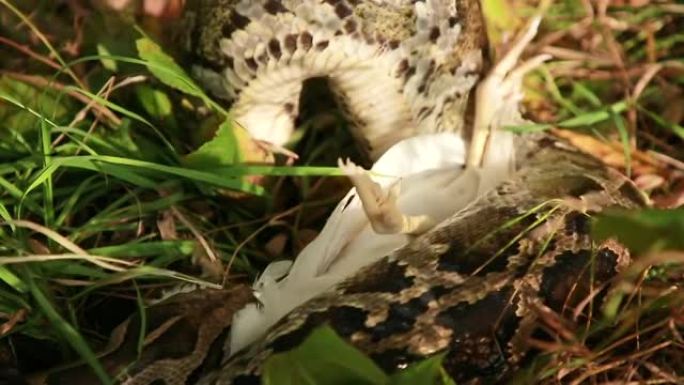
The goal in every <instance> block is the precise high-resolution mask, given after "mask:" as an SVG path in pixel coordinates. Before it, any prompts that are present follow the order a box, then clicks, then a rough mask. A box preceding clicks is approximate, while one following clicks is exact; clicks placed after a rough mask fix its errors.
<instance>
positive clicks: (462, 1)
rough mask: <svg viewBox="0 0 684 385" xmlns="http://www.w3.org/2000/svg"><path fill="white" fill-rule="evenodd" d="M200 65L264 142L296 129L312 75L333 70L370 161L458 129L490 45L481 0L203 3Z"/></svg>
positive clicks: (195, 37) (203, 76)
mask: <svg viewBox="0 0 684 385" xmlns="http://www.w3.org/2000/svg"><path fill="white" fill-rule="evenodd" d="M191 3H192V4H191V5H192V8H191V9H190V10H189V11H188V20H190V23H189V24H190V27H189V28H188V30H189V31H191V33H190V34H189V35H190V37H189V39H187V40H188V41H189V49H190V51H191V52H192V53H193V54H194V55H195V61H194V62H196V63H199V64H197V65H195V67H194V73H195V75H196V77H197V78H198V79H200V80H201V82H202V83H203V84H204V85H205V86H207V88H208V89H209V90H211V91H213V94H214V95H215V96H218V97H220V98H223V99H225V100H227V101H228V102H231V103H232V113H233V118H234V119H235V121H237V122H238V123H239V124H241V125H242V126H244V127H245V128H246V129H247V130H248V131H249V132H250V134H251V135H252V137H254V138H256V139H262V140H266V141H269V142H272V143H274V144H276V145H282V144H284V143H285V142H287V140H288V139H289V137H290V134H291V133H292V130H293V128H294V119H295V117H296V115H297V113H298V105H299V95H300V92H301V90H302V84H303V82H304V81H305V80H306V79H309V78H314V77H325V78H327V79H328V81H329V84H330V87H331V89H332V91H333V93H334V94H335V95H336V96H337V100H338V103H339V105H340V107H341V108H342V110H343V111H345V112H346V115H347V116H348V119H349V121H350V123H351V124H352V127H353V133H354V135H355V137H356V139H357V141H358V142H359V144H360V145H361V148H362V149H363V150H365V152H367V154H368V155H370V157H371V158H372V159H375V158H377V156H378V155H380V154H382V153H383V152H384V151H385V150H386V149H387V148H388V147H389V146H391V145H392V144H394V143H396V142H398V141H399V140H401V139H403V138H406V137H409V136H413V135H416V134H418V133H429V132H440V131H446V130H449V131H457V132H458V131H459V130H461V129H462V127H463V125H464V118H463V116H464V111H465V109H466V107H467V102H468V94H469V92H470V90H471V89H472V87H473V85H474V84H475V83H476V81H477V80H478V77H479V74H480V72H481V68H482V53H481V52H482V47H483V46H484V43H485V34H484V30H483V23H482V19H481V14H480V10H479V5H478V2H477V1H476V0H421V1H409V0H325V1H321V0H201V1H194V2H191Z"/></svg>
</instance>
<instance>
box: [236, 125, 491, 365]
mask: <svg viewBox="0 0 684 385" xmlns="http://www.w3.org/2000/svg"><path fill="white" fill-rule="evenodd" d="M425 149H429V150H428V151H426V150H425ZM464 159H465V146H464V143H463V140H462V139H461V137H460V136H459V135H457V134H454V133H439V134H429V135H422V136H416V137H412V138H409V139H406V140H403V141H401V142H399V143H397V144H396V145H395V146H393V147H392V148H390V149H389V150H388V151H387V152H386V153H385V154H384V155H383V156H382V157H381V158H380V159H379V160H378V161H377V162H376V163H375V164H374V165H373V168H372V169H371V172H372V174H371V178H372V179H373V180H374V181H375V182H376V183H378V184H380V185H381V186H382V187H383V188H385V189H386V188H389V187H390V186H393V185H395V184H397V183H399V184H400V191H399V197H398V199H397V204H398V206H399V209H400V210H401V211H402V213H405V214H410V215H420V214H425V215H430V216H431V217H432V218H433V219H435V220H436V221H441V220H443V219H445V218H446V217H448V216H449V215H451V214H452V213H454V212H455V211H456V210H458V209H460V208H462V207H464V206H465V205H466V204H467V203H468V202H470V201H471V200H472V199H473V198H474V195H475V194H477V186H478V185H479V175H478V173H477V172H474V171H473V172H467V173H463V172H461V169H462V167H461V165H462V164H463V162H464ZM408 240H409V237H408V236H407V235H404V234H392V235H379V234H376V233H375V232H374V231H373V230H372V228H371V226H370V223H369V222H368V219H367V218H366V215H365V213H364V212H363V208H362V206H361V202H360V201H359V199H358V198H357V197H356V195H355V190H354V189H352V190H350V191H349V193H348V194H347V195H346V196H345V197H344V198H343V199H342V201H341V202H340V203H339V204H338V206H337V207H336V208H335V210H334V211H333V213H332V214H331V215H330V218H329V219H328V221H327V223H326V224H325V226H324V227H323V230H322V231H321V233H320V234H319V235H318V237H316V239H314V240H313V241H312V242H311V243H310V244H309V245H308V246H307V247H306V248H304V250H302V252H301V253H300V254H299V256H298V257H297V259H296V260H295V261H294V263H293V264H292V266H291V268H290V270H289V273H288V274H287V276H285V277H284V278H282V279H281V277H282V276H283V269H284V267H286V266H287V262H282V261H280V262H275V263H274V264H278V265H272V266H273V267H271V266H269V268H267V270H266V271H265V272H264V273H263V274H262V275H261V277H259V279H258V280H257V282H256V283H255V285H254V289H255V294H256V296H257V298H258V299H259V302H260V303H261V306H257V305H256V304H251V305H249V306H247V307H245V308H244V309H242V310H240V311H239V312H238V313H236V315H235V317H234V319H233V326H232V332H231V342H230V352H231V353H235V352H237V351H239V350H241V349H242V348H244V347H245V346H247V345H249V344H250V343H251V342H253V341H254V340H256V339H258V338H259V337H260V336H261V335H263V333H264V332H265V331H266V330H267V329H268V328H269V327H270V326H272V325H273V324H274V323H276V322H277V321H278V320H279V319H280V318H282V317H283V316H284V315H286V314H287V313H289V312H290V311H291V310H292V309H294V308H295V307H297V306H299V305H300V304H302V303H304V302H306V301H307V300H309V299H310V298H312V297H314V296H316V295H318V294H320V293H322V292H323V291H325V290H327V289H329V288H330V287H331V286H333V285H334V284H336V283H337V282H339V281H340V280H342V279H344V278H346V277H348V276H349V275H351V274H353V273H354V272H355V271H357V270H358V269H359V268H361V267H363V266H365V265H367V264H370V263H372V262H374V261H377V260H378V259H380V258H382V257H383V256H385V255H387V254H389V253H391V252H392V251H394V250H395V249H397V248H399V247H401V246H403V245H404V244H406V243H407V242H408Z"/></svg>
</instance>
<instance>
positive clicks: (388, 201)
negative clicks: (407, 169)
mask: <svg viewBox="0 0 684 385" xmlns="http://www.w3.org/2000/svg"><path fill="white" fill-rule="evenodd" d="M337 164H338V166H339V167H340V169H341V170H342V172H344V174H345V175H346V176H347V177H349V179H350V180H351V182H352V184H353V185H354V187H355V188H356V195H358V197H359V199H360V200H361V206H362V207H363V211H364V212H365V213H366V217H367V218H368V221H369V222H370V224H371V227H372V228H373V230H374V231H375V232H376V233H378V234H412V235H416V234H421V233H423V232H425V231H427V230H429V229H430V228H432V227H433V226H434V225H435V224H436V223H435V221H434V220H433V219H432V218H430V217H429V216H428V215H404V214H402V213H401V211H400V210H399V207H398V206H397V197H398V196H399V184H394V185H392V186H391V187H390V188H389V189H387V191H383V189H382V187H380V185H379V184H377V183H375V182H373V180H372V179H371V178H370V177H369V176H368V171H366V170H365V169H363V167H360V166H357V165H356V164H354V163H353V162H352V161H350V160H349V159H347V160H346V162H345V161H343V160H342V159H338V161H337Z"/></svg>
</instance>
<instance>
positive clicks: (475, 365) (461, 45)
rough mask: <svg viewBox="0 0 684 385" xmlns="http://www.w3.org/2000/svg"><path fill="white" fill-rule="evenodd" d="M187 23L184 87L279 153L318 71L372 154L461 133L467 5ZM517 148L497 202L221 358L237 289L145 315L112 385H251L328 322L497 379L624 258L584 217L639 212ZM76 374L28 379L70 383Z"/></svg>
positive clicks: (627, 190) (591, 174)
mask: <svg viewBox="0 0 684 385" xmlns="http://www.w3.org/2000/svg"><path fill="white" fill-rule="evenodd" d="M188 14H189V16H188V19H189V20H190V27H189V29H188V31H189V32H191V33H190V35H191V37H190V39H189V42H190V48H191V49H192V51H193V53H194V54H195V55H197V56H198V58H199V59H197V60H198V65H197V66H196V67H195V74H196V75H197V77H198V78H199V79H200V80H202V81H203V82H204V84H205V85H206V86H207V87H208V88H209V89H210V90H212V91H213V92H214V94H215V95H216V96H218V97H222V98H224V99H226V100H228V101H230V102H231V103H233V110H234V112H235V115H234V117H235V119H236V120H237V121H238V122H239V123H241V124H242V125H243V126H245V127H246V128H247V130H248V131H250V133H251V134H252V135H253V136H254V137H255V138H257V139H263V140H268V141H270V142H272V143H273V144H275V145H276V146H280V145H282V144H284V143H285V142H286V141H287V139H288V137H289V133H290V131H291V130H292V128H293V121H294V117H295V116H296V114H297V110H298V98H299V92H300V91H301V87H302V81H303V80H305V79H306V78H310V77H317V76H327V77H328V78H329V81H330V83H331V87H332V88H333V90H334V92H335V93H336V94H337V96H338V99H339V101H340V105H341V106H342V108H343V109H344V110H345V111H346V112H347V114H348V115H349V117H350V120H351V122H352V123H353V126H354V127H355V131H354V134H355V135H356V137H357V139H359V141H360V142H361V143H363V144H364V146H363V147H364V148H366V150H367V151H368V153H369V155H370V156H371V157H373V158H375V157H377V156H378V155H379V154H380V153H382V152H383V151H384V150H385V149H387V148H388V147H389V146H390V145H392V144H393V143H396V142H397V141H399V140H400V139H402V138H404V137H407V136H411V135H415V134H418V133H425V132H434V131H444V130H454V131H460V130H462V129H463V128H464V127H465V126H467V125H468V123H467V121H466V119H465V117H464V116H465V114H466V109H467V105H468V102H467V99H468V95H469V93H470V91H471V88H472V87H473V86H474V85H475V83H476V81H477V79H478V76H479V74H480V71H481V68H482V59H481V57H482V54H481V50H482V48H483V46H484V42H485V40H484V32H483V28H482V22H481V15H480V10H479V6H478V3H477V1H476V0H325V1H323V0H254V1H251V0H201V1H196V2H195V4H194V8H193V9H191V10H190V11H189V12H188ZM264 123H268V124H264ZM274 133H275V134H274ZM278 135H281V136H280V137H278ZM515 146H516V153H517V158H516V168H517V169H518V171H517V172H516V173H515V174H513V175H512V176H511V177H510V178H508V179H507V180H506V181H504V182H503V183H501V184H500V185H499V186H498V187H497V188H496V189H495V190H493V191H490V192H489V193H487V194H486V195H484V196H483V197H482V198H480V199H478V200H477V201H476V202H474V203H473V204H472V205H470V206H468V207H466V208H465V209H463V210H461V211H459V212H458V213H456V214H455V215H453V216H452V217H451V218H450V219H448V220H446V221H445V222H443V223H441V224H439V225H438V226H436V227H435V228H433V229H432V230H430V231H428V232H427V233H425V234H423V235H421V236H419V237H417V238H416V239H415V240H414V241H413V242H411V243H409V244H408V245H407V246H406V247H403V248H401V249H400V250H398V251H396V252H394V253H392V254H391V255H388V256H387V257H385V258H383V259H381V260H380V261H378V262H377V263H374V264H372V265H370V266H368V267H366V268H363V269H362V270H361V271H359V272H357V273H356V274H355V275H354V276H353V277H351V278H349V279H347V280H345V281H344V282H342V283H341V284H339V285H337V286H336V287H335V288H334V289H333V290H330V291H328V292H327V293H325V294H323V295H321V296H318V297H316V298H314V299H313V300H310V301H308V302H307V303H305V304H304V305H302V306H300V307H298V308H297V309H295V310H294V311H292V312H291V313H290V314H289V315H287V316H286V317H285V318H284V319H282V320H281V321H280V322H278V323H277V324H276V325H275V326H274V327H273V328H271V329H270V330H269V332H268V333H267V334H266V336H265V337H264V338H263V339H261V340H260V341H258V342H257V343H255V344H253V345H252V346H251V347H249V348H248V349H245V350H244V351H242V352H240V353H238V354H236V355H234V356H232V357H231V358H227V354H226V353H227V352H225V351H224V349H222V346H223V345H224V344H225V342H224V340H225V339H226V338H227V335H228V332H229V329H230V316H229V314H231V313H232V312H234V311H235V310H236V309H237V308H239V307H241V306H242V305H244V304H245V303H247V302H249V301H252V300H253V299H252V298H251V296H250V294H249V289H248V288H246V287H240V286H238V287H235V288H233V289H232V290H231V291H224V292H221V291H219V292H210V291H199V292H195V293H191V294H186V295H185V297H186V298H185V299H182V298H183V297H182V296H181V299H180V300H177V301H185V303H195V305H193V306H190V305H185V306H177V305H175V304H174V303H172V304H171V305H168V306H166V307H164V305H162V306H161V307H159V308H151V309H150V310H149V311H150V314H152V315H153V316H151V317H150V325H149V327H148V330H150V331H149V332H148V333H149V334H148V338H147V339H146V343H147V344H146V350H145V352H144V353H143V355H142V358H141V359H140V360H138V362H137V363H136V364H134V365H133V366H130V367H129V368H128V375H127V376H126V377H125V379H124V381H123V382H124V383H125V384H127V385H153V384H162V383H163V384H166V385H181V384H186V383H188V384H199V385H229V384H236V385H237V384H259V383H260V373H261V372H260V371H261V368H262V364H263V363H264V361H265V360H266V359H267V358H268V357H270V356H271V355H272V354H274V353H279V352H283V351H286V350H289V349H291V348H294V347H296V346H297V345H298V344H299V343H301V342H302V341H303V339H304V338H305V337H306V336H307V335H308V333H309V332H310V331H311V330H312V329H313V328H315V327H316V326H319V325H323V324H327V325H329V326H331V327H332V328H333V329H334V330H335V331H336V332H337V333H338V334H339V335H340V336H342V337H343V338H345V339H347V340H348V341H349V342H350V343H351V344H353V345H354V346H356V347H357V348H359V349H360V350H362V351H363V352H365V353H367V354H368V355H369V356H370V357H371V358H373V359H374V360H375V361H376V362H377V363H378V364H379V365H380V366H381V367H382V368H383V369H385V370H387V371H389V372H392V371H395V370H397V369H399V368H402V367H405V366H406V365H407V364H410V363H412V362H416V361H419V360H421V359H424V358H426V357H430V356H433V355H436V354H440V353H444V354H445V359H444V367H445V369H446V371H447V372H448V373H449V374H450V375H451V376H452V377H453V378H454V379H455V380H456V381H457V382H458V383H461V382H473V383H480V382H487V383H488V382H496V381H499V380H502V379H505V378H507V376H508V375H509V374H510V373H511V371H512V370H514V369H515V368H516V367H518V365H519V364H520V363H521V362H522V361H523V359H524V358H525V357H526V356H527V355H528V354H530V347H529V345H528V344H527V341H528V338H529V337H530V336H532V335H533V334H535V335H536V334H538V331H539V319H540V315H541V314H543V313H545V312H547V313H548V312H555V313H558V314H561V315H563V314H569V313H572V311H573V310H574V308H575V306H576V305H578V303H579V302H580V301H581V300H583V299H585V298H586V296H587V295H588V294H589V292H590V291H592V290H594V289H596V288H598V289H600V293H602V294H599V295H596V293H593V292H592V295H595V298H601V297H602V295H603V294H605V293H606V292H607V291H608V290H609V287H610V286H609V285H607V283H609V282H610V280H611V278H613V277H615V276H616V274H618V273H619V272H620V271H621V269H623V268H624V267H625V266H626V265H627V264H628V263H629V262H630V255H629V252H628V251H627V250H626V249H625V248H624V247H622V246H621V245H620V244H618V243H617V242H616V241H614V240H606V241H601V242H596V241H594V240H592V238H591V236H590V234H589V229H588V223H589V214H591V213H594V212H597V211H600V210H601V209H603V208H606V207H612V206H621V207H628V208H633V207H639V206H642V205H644V204H645V202H644V199H643V198H642V195H641V194H640V193H639V192H638V191H637V190H636V188H635V187H634V186H633V185H632V184H631V182H630V181H629V180H627V179H626V178H624V177H623V176H621V175H620V174H619V173H617V172H615V171H613V170H609V169H606V168H605V167H604V166H603V165H602V164H601V163H600V162H598V161H596V160H595V159H593V158H592V157H590V156H588V155H586V154H583V153H581V152H579V151H577V150H575V149H573V148H571V147H570V146H568V145H566V144H564V143H563V142H560V141H558V140H556V139H554V138H552V137H549V136H546V135H536V136H531V137H525V138H518V139H516V144H515ZM181 303H183V302H181ZM122 330H123V333H122V335H121V338H120V339H119V343H118V344H117V345H115V346H113V348H112V349H111V352H109V354H107V355H105V356H104V358H103V360H104V362H105V364H106V365H107V366H108V368H109V369H110V370H111V371H112V372H113V373H116V372H118V371H119V370H121V369H122V368H123V367H124V365H122V364H121V363H120V360H119V361H117V359H116V356H117V355H118V354H120V352H121V351H123V350H126V349H128V350H131V349H132V346H134V345H131V341H137V334H136V332H135V331H132V330H128V329H126V325H124V326H122ZM126 336H128V337H126ZM126 341H128V342H126ZM84 373H85V371H84V369H83V368H81V369H79V370H74V369H72V370H67V371H63V372H58V373H56V374H55V375H52V376H50V377H48V378H47V379H43V380H41V381H43V382H41V383H50V384H76V383H78V379H79V378H81V376H86V377H87V374H84ZM80 381H84V380H80ZM85 381H87V380H85ZM83 383H87V382H83Z"/></svg>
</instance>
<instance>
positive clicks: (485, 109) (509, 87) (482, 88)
mask: <svg viewBox="0 0 684 385" xmlns="http://www.w3.org/2000/svg"><path fill="white" fill-rule="evenodd" d="M540 22H541V16H535V17H534V18H533V19H532V20H531V22H530V24H529V25H528V26H527V27H526V28H525V31H524V32H523V33H522V34H521V35H520V36H519V37H518V38H517V39H516V40H515V41H514V43H513V45H512V47H511V48H510V50H508V52H507V53H506V54H505V55H504V56H503V58H501V60H499V62H498V63H496V65H495V66H494V68H492V70H491V71H490V72H489V74H488V75H487V77H486V78H485V79H484V80H482V81H481V82H480V84H479V85H478V86H477V89H476V91H475V119H474V123H473V134H472V137H471V141H470V145H469V148H468V156H467V159H466V166H467V167H480V166H482V163H483V159H484V157H485V153H486V151H487V150H488V149H487V145H488V142H489V138H490V134H491V131H492V130H496V129H498V127H496V126H497V124H498V121H500V118H501V117H500V116H499V115H500V114H501V113H502V111H503V110H502V108H503V107H505V105H506V103H517V100H511V98H516V97H518V96H519V95H520V94H521V88H522V78H523V76H524V75H525V74H526V73H528V72H529V71H531V70H533V69H534V68H536V67H538V66H539V65H540V64H542V63H543V62H544V61H546V60H548V59H549V58H550V57H551V56H550V55H538V56H535V57H533V58H532V59H529V60H528V61H526V62H524V63H522V64H520V65H519V66H517V67H516V65H517V63H518V60H519V59H520V55H521V54H522V52H523V50H524V49H525V47H526V46H527V45H528V44H529V43H530V42H531V41H532V39H533V38H534V36H535V35H536V34H537V29H538V28H539V23H540ZM504 120H505V119H504Z"/></svg>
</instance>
